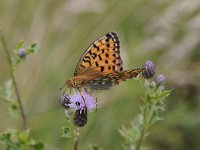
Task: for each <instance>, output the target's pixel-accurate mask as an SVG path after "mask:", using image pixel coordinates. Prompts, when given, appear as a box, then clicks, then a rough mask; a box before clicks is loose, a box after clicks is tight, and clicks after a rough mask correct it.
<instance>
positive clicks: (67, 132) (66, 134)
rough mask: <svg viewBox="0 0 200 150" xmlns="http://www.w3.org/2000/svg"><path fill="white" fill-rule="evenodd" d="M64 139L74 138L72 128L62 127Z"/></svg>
mask: <svg viewBox="0 0 200 150" xmlns="http://www.w3.org/2000/svg"><path fill="white" fill-rule="evenodd" d="M62 137H66V138H70V137H72V136H71V128H70V127H62Z"/></svg>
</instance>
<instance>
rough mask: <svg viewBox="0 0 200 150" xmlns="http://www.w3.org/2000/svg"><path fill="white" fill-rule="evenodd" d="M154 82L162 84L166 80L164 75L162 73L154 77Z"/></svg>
mask: <svg viewBox="0 0 200 150" xmlns="http://www.w3.org/2000/svg"><path fill="white" fill-rule="evenodd" d="M155 82H156V84H157V85H158V86H160V85H164V84H165V82H166V80H165V76H164V75H163V74H159V75H158V76H157V77H156V78H155Z"/></svg>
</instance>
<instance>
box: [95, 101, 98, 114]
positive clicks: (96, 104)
mask: <svg viewBox="0 0 200 150" xmlns="http://www.w3.org/2000/svg"><path fill="white" fill-rule="evenodd" d="M97 104H98V103H97V97H96V110H95V112H97Z"/></svg>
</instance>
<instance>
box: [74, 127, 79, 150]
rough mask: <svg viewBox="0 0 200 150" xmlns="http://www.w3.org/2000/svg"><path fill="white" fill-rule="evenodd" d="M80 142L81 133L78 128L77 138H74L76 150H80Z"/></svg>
mask: <svg viewBox="0 0 200 150" xmlns="http://www.w3.org/2000/svg"><path fill="white" fill-rule="evenodd" d="M79 140H80V133H79V130H78V128H77V130H76V131H75V137H74V150H78V144H79Z"/></svg>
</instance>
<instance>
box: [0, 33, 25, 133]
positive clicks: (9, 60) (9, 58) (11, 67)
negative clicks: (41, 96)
mask: <svg viewBox="0 0 200 150" xmlns="http://www.w3.org/2000/svg"><path fill="white" fill-rule="evenodd" d="M0 38H1V43H2V45H3V48H4V50H5V52H6V55H7V59H8V63H9V68H10V76H11V79H12V82H13V85H14V89H15V93H16V96H17V101H18V104H19V109H20V112H21V117H22V121H23V126H24V129H28V123H27V120H26V115H25V112H24V108H23V105H22V100H21V97H20V94H19V90H18V87H17V82H16V79H15V75H14V72H13V65H12V60H11V56H10V53H9V50H8V48H7V45H6V41H5V38H4V36H3V33H2V31H1V30H0Z"/></svg>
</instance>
